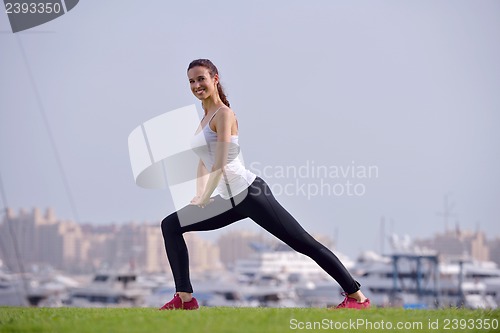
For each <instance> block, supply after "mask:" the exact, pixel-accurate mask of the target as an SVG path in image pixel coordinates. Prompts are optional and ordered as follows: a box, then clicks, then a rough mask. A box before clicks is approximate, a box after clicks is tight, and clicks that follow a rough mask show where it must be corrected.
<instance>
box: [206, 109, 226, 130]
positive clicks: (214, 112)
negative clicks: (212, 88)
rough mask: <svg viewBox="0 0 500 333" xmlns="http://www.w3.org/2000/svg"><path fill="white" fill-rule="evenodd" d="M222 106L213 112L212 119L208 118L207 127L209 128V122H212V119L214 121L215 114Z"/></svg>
mask: <svg viewBox="0 0 500 333" xmlns="http://www.w3.org/2000/svg"><path fill="white" fill-rule="evenodd" d="M223 107H224V106H221V107H220V108H218V109H217V110H215V112H214V114H213V115H212V117H210V120H209V121H208V123H207V126H210V122H211V121H212V119H214V117H215V115H216V114H217V112H219V110H220V109H222V108H223Z"/></svg>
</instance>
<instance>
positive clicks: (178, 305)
mask: <svg viewBox="0 0 500 333" xmlns="http://www.w3.org/2000/svg"><path fill="white" fill-rule="evenodd" d="M198 308H199V305H198V301H197V300H196V298H194V297H193V299H192V300H190V301H189V302H183V301H182V299H181V298H180V297H179V295H177V294H174V298H172V300H171V301H170V302H168V303H165V305H163V306H162V307H161V308H159V309H158V310H196V309H198Z"/></svg>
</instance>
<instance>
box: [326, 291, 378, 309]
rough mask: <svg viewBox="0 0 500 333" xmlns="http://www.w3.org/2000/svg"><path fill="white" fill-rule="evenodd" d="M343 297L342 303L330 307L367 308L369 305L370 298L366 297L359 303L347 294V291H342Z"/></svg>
mask: <svg viewBox="0 0 500 333" xmlns="http://www.w3.org/2000/svg"><path fill="white" fill-rule="evenodd" d="M342 295H343V296H344V297H345V298H344V300H343V301H342V303H340V304H339V305H337V306H336V307H334V308H330V309H358V310H361V309H368V308H369V307H370V300H369V299H368V298H367V299H366V300H365V301H364V302H363V303H359V302H358V301H357V300H356V299H354V298H351V297H349V296H347V293H342Z"/></svg>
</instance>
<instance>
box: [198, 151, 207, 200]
mask: <svg viewBox="0 0 500 333" xmlns="http://www.w3.org/2000/svg"><path fill="white" fill-rule="evenodd" d="M196 175H197V178H196V196H198V197H201V196H202V195H203V192H205V187H206V186H207V181H208V170H207V168H206V167H205V163H203V161H202V160H201V158H200V162H199V163H198V171H197V173H196Z"/></svg>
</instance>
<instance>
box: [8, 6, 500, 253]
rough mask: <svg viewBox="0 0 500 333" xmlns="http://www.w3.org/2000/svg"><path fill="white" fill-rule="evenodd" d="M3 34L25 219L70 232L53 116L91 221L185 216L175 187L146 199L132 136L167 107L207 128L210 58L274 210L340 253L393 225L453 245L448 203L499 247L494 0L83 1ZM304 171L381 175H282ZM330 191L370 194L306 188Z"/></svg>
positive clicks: (245, 224)
mask: <svg viewBox="0 0 500 333" xmlns="http://www.w3.org/2000/svg"><path fill="white" fill-rule="evenodd" d="M0 30H1V31H2V33H0V87H1V89H0V174H1V177H2V179H3V183H4V188H5V192H6V195H7V199H8V204H9V206H11V207H12V208H14V209H16V210H18V209H19V208H22V207H24V208H27V209H31V208H32V207H34V206H38V207H41V208H45V207H47V206H52V207H54V208H55V210H56V214H57V215H58V216H59V217H61V218H64V219H72V218H74V216H73V213H72V210H71V206H70V203H69V200H68V196H67V194H66V191H65V188H64V185H63V181H62V177H61V175H60V171H59V169H58V166H57V162H56V158H55V155H54V151H53V149H52V146H51V144H50V139H49V135H48V132H47V130H46V127H45V126H44V122H43V118H42V113H41V111H40V107H42V108H43V110H44V112H45V114H46V117H47V120H48V123H49V125H50V128H51V130H52V135H53V138H54V140H55V142H56V145H57V149H58V150H59V154H60V157H61V162H62V164H63V166H64V170H65V172H66V174H67V177H68V183H69V186H70V188H71V191H72V193H73V196H74V200H75V205H76V208H77V210H78V213H79V217H80V222H94V223H110V222H117V223H123V222H128V221H131V220H136V221H147V222H154V221H158V222H159V221H160V220H161V219H162V218H163V217H164V216H166V215H168V214H169V213H170V212H172V211H173V209H174V208H173V203H172V200H171V197H170V194H169V192H168V191H167V190H145V189H141V188H139V187H137V186H136V185H135V183H134V179H133V176H132V171H131V167H130V162H129V156H128V147H127V138H128V135H129V133H130V132H131V131H132V130H133V129H134V128H135V127H136V126H138V125H139V124H141V123H143V122H144V121H146V120H148V119H150V118H153V117H154V116H157V115H160V114H162V113H164V112H167V111H169V110H173V109H176V108H179V107H182V106H186V105H189V104H193V103H196V105H197V107H198V109H199V111H200V114H201V108H200V104H199V103H198V101H197V100H196V99H195V97H194V96H192V94H191V92H190V90H189V84H188V80H187V77H186V68H187V65H188V64H189V62H190V61H191V60H193V59H196V58H209V59H212V60H213V61H214V63H215V64H216V65H217V66H218V67H219V71H220V75H221V80H222V83H223V84H224V85H225V88H226V91H227V94H228V98H229V101H230V102H231V105H232V107H233V110H234V111H235V112H236V114H237V116H238V119H239V125H240V143H241V145H242V150H243V153H244V157H245V162H246V164H247V166H248V167H250V166H252V167H251V169H252V170H253V171H255V172H261V173H262V172H263V170H267V171H268V176H267V177H266V176H264V175H263V178H264V179H265V180H266V181H267V182H268V183H269V184H270V185H271V186H273V188H275V190H276V192H278V191H280V190H283V189H284V188H285V186H286V185H287V184H291V185H289V186H288V187H287V189H288V194H286V193H281V194H278V193H276V196H277V198H278V200H279V201H280V202H281V203H282V204H283V205H284V206H285V207H286V208H287V209H288V210H289V211H290V212H291V213H292V214H293V215H294V216H295V217H296V218H297V219H298V220H299V222H301V224H302V225H303V226H304V227H305V228H306V229H307V230H308V231H310V232H312V233H324V234H327V235H329V236H333V235H334V233H335V232H336V233H337V235H338V248H339V250H340V251H342V252H345V253H346V254H347V255H350V256H355V255H356V254H357V253H358V252H359V251H360V250H366V249H379V225H380V219H381V217H382V216H385V218H386V220H387V229H393V230H394V231H395V232H397V233H400V234H409V235H411V236H414V237H417V236H428V235H431V234H433V233H436V232H442V231H443V229H444V223H443V219H442V218H441V217H439V216H437V215H436V212H438V211H440V210H442V206H443V196H444V195H445V194H446V193H450V200H451V201H453V202H454V203H455V208H454V212H455V214H456V217H454V218H453V219H452V223H453V224H455V221H459V223H460V225H461V226H462V228H464V229H475V228H476V225H477V224H479V225H480V227H481V229H483V230H486V231H487V234H488V237H490V238H491V237H493V236H495V235H500V223H499V222H500V205H499V199H500V174H499V171H498V170H500V149H499V143H500V131H499V129H498V126H499V125H500V94H499V91H500V89H499V87H500V62H499V60H498V59H500V44H499V43H498V41H500V2H498V1H356V2H346V1H331V0H328V1H326V0H325V1H303V0H302V1H290V0H287V1H245V2H243V1H208V2H207V1H176V2H175V3H174V2H171V1H159V0H158V1H148V2H143V1H121V0H120V1H119V0H114V1H105V2H103V1H97V0H86V1H80V3H79V4H78V5H77V6H76V7H75V8H74V9H73V10H72V11H71V12H69V13H67V14H65V15H63V16H62V17H60V18H58V19H56V20H54V21H51V22H49V23H47V24H44V25H42V26H39V27H36V28H33V29H31V30H28V31H26V32H24V33H18V34H15V35H14V34H12V33H11V32H9V30H10V26H9V23H8V20H7V15H6V14H5V13H1V14H0ZM22 50H24V53H25V55H26V60H27V64H28V66H27V65H26V63H25V61H24V60H23V51H22ZM30 73H31V75H32V77H33V80H34V81H33V82H34V83H35V87H36V88H35V87H34V86H33V85H32V83H31V81H30ZM35 89H37V90H38V94H39V96H40V104H39V103H38V101H37V98H36V92H35ZM307 163H309V165H312V164H314V165H315V166H324V167H327V168H332V167H337V168H340V167H342V168H344V169H345V168H347V167H349V166H351V167H353V166H358V167H361V168H363V167H368V166H375V167H376V169H377V174H376V175H375V176H374V175H372V177H371V178H366V179H365V178H359V177H354V178H352V177H348V178H344V177H340V178H333V177H330V176H328V177H326V178H325V177H323V178H318V177H312V176H311V175H309V176H308V177H301V178H300V179H298V180H296V179H295V178H294V177H293V176H292V175H290V174H288V175H286V174H285V175H284V176H280V175H276V174H273V175H269V171H271V170H272V171H273V172H274V171H277V170H279V169H280V168H286V167H288V168H289V169H291V168H295V169H299V167H300V166H304V165H307ZM351 176H352V175H351ZM297 181H298V183H296V182H297ZM322 181H323V183H326V184H327V186H328V185H329V184H330V185H332V184H335V183H338V184H340V185H337V187H336V190H337V193H338V191H339V189H341V188H340V187H339V186H346V181H350V182H351V183H352V184H361V185H358V190H359V189H360V188H362V189H363V190H364V194H363V195H353V196H348V195H346V194H344V195H332V194H330V195H328V193H323V195H311V193H309V195H310V197H309V198H308V196H307V195H305V194H304V192H303V190H300V189H299V188H300V185H301V184H306V185H308V184H309V185H310V184H316V186H320V185H321V184H322V183H321V182H322ZM294 184H295V185H294ZM306 185H303V186H306ZM310 186H314V185H310ZM360 186H361V187H360ZM325 189H326V187H323V190H324V191H325ZM391 219H392V220H393V222H392V223H389V221H390V220H391ZM391 225H392V227H391ZM231 228H245V229H250V230H258V229H257V227H255V226H254V225H253V223H252V222H251V221H250V220H246V221H242V222H239V223H237V224H236V225H234V226H231V227H230V228H228V229H225V230H222V231H217V232H211V233H208V234H207V235H208V236H207V237H210V238H212V239H213V238H215V237H216V236H217V235H219V234H220V232H224V231H227V230H230V229H231ZM159 232H160V231H159Z"/></svg>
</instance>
